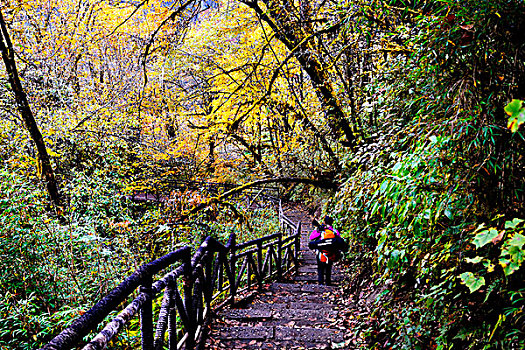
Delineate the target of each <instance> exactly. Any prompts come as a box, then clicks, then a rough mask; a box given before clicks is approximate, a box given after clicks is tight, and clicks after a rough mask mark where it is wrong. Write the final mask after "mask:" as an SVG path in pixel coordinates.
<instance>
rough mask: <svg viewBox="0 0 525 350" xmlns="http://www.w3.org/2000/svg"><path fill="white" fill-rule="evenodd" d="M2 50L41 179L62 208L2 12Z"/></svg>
mask: <svg viewBox="0 0 525 350" xmlns="http://www.w3.org/2000/svg"><path fill="white" fill-rule="evenodd" d="M0 29H1V33H0V50H1V51H2V59H3V61H4V64H5V69H6V71H7V74H8V79H9V84H10V85H11V89H12V90H13V93H14V94H15V100H16V104H17V106H18V111H19V112H20V114H21V116H22V119H23V120H24V122H25V124H26V127H27V130H28V131H29V134H30V135H31V138H32V139H33V141H34V143H35V145H36V149H37V154H38V160H37V161H38V162H39V163H40V169H41V171H42V173H41V174H39V175H41V177H42V178H43V179H44V180H45V182H46V188H47V192H48V193H49V198H50V199H51V202H52V203H53V204H54V205H56V206H60V194H59V192H58V187H57V183H56V180H55V174H54V171H53V167H52V166H51V161H50V159H49V154H48V153H47V149H46V144H45V143H44V138H43V137H42V134H41V133H40V130H39V128H38V124H37V123H36V120H35V117H34V115H33V112H32V111H31V107H30V106H29V102H28V100H27V95H26V93H25V91H24V88H23V87H22V83H21V82H20V78H19V76H18V69H17V67H16V62H15V54H14V51H13V44H12V42H11V39H10V37H9V32H8V31H7V25H6V23H5V21H4V17H3V15H2V12H1V11H0Z"/></svg>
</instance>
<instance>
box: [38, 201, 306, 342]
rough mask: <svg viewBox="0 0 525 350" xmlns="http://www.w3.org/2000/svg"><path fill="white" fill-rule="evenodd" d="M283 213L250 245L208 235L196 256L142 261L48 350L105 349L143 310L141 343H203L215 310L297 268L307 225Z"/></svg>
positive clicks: (183, 253) (184, 251)
mask: <svg viewBox="0 0 525 350" xmlns="http://www.w3.org/2000/svg"><path fill="white" fill-rule="evenodd" d="M279 219H280V223H281V229H280V230H279V232H278V233H275V234H271V235H268V236H265V237H262V238H259V239H255V240H251V241H249V242H244V243H236V239H237V237H236V235H235V234H232V235H231V236H230V237H229V240H228V243H227V244H226V245H223V244H221V243H220V242H218V241H217V240H215V239H214V238H212V237H207V238H206V239H205V240H204V242H203V243H202V244H201V246H200V247H199V248H198V249H197V251H196V252H195V254H193V256H192V255H191V248H190V247H184V248H180V249H178V250H176V251H174V252H171V253H169V254H167V255H165V256H163V257H161V258H159V259H157V260H155V261H153V262H150V263H148V264H145V265H143V266H141V267H140V268H139V269H137V271H135V272H134V273H133V274H132V275H131V276H129V277H128V278H126V279H125V280H124V281H123V282H122V283H121V284H120V285H119V286H117V287H116V288H115V289H113V290H112V291H111V292H110V293H109V294H108V295H107V296H105V297H104V298H102V299H101V300H100V301H99V302H98V303H96V304H95V305H94V306H93V307H92V308H91V309H90V310H89V311H87V312H86V313H85V314H83V315H82V316H81V317H79V318H78V319H77V320H75V321H74V322H73V323H72V324H71V326H70V327H68V328H67V329H65V330H64V331H63V332H62V333H60V334H59V335H57V336H56V337H55V338H54V339H53V340H52V341H51V342H49V343H48V344H47V345H46V346H44V347H43V349H71V348H79V347H81V346H83V349H85V350H94V349H103V348H105V347H108V346H111V340H112V339H114V338H115V336H116V335H117V334H118V333H119V332H120V331H121V330H122V329H124V326H125V325H126V324H127V323H128V322H129V321H130V320H131V319H132V318H133V317H135V316H137V315H138V317H139V320H140V333H141V346H142V349H144V350H160V349H164V348H168V349H170V350H175V349H195V348H201V347H202V346H203V343H204V341H205V338H206V332H205V330H206V327H207V325H208V322H209V320H210V317H209V316H210V315H211V312H212V310H217V309H219V308H221V307H222V306H224V305H226V304H228V303H230V304H235V303H237V302H239V301H240V300H242V299H243V298H246V297H247V296H248V295H249V294H251V293H254V292H256V291H257V289H259V288H261V287H262V286H263V283H264V282H266V281H269V280H275V279H276V280H281V279H282V278H283V277H285V276H286V275H287V274H291V273H292V272H293V271H294V269H295V268H296V267H297V260H298V253H299V241H300V235H301V223H300V222H299V223H294V222H292V220H290V219H289V218H287V217H286V216H285V215H284V214H283V211H282V209H281V208H280V209H279ZM160 273H164V275H163V277H161V278H159V279H157V280H155V278H156V275H158V274H160ZM131 298H132V300H131V301H130V299H131ZM161 298H162V299H161ZM126 302H127V304H126ZM159 302H160V303H159ZM159 304H160V307H158V305H159ZM154 306H155V307H154ZM117 309H118V310H121V311H120V312H119V313H118V315H117V316H116V317H114V318H113V319H112V320H110V321H109V322H108V321H107V319H108V316H109V315H110V314H111V313H112V312H114V310H117ZM105 320H106V321H105ZM154 320H156V322H154ZM104 322H107V323H104ZM101 326H103V329H102V330H100V331H99V332H98V334H96V335H94V336H93V337H92V338H91V340H88V341H86V340H85V338H86V337H87V338H89V337H88V336H89V335H90V334H94V333H95V332H96V331H97V329H100V327H101Z"/></svg>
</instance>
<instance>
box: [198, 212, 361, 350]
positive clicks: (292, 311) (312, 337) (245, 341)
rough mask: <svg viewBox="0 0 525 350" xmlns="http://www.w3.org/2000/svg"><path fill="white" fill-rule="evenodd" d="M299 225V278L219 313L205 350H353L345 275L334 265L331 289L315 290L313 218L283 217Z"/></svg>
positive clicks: (318, 287)
mask: <svg viewBox="0 0 525 350" xmlns="http://www.w3.org/2000/svg"><path fill="white" fill-rule="evenodd" d="M287 216H290V217H292V219H293V220H294V221H299V220H300V221H301V222H302V225H303V230H302V232H303V234H302V238H301V259H300V267H299V271H298V273H297V275H296V276H295V277H294V278H293V280H291V281H287V282H285V283H271V284H268V285H266V286H265V288H264V290H263V291H262V292H261V293H259V294H258V295H257V296H256V297H255V299H254V300H253V301H252V302H251V303H250V304H248V305H245V306H244V307H242V308H230V309H226V310H223V311H221V312H220V313H219V314H218V315H217V317H216V319H215V320H214V321H213V322H212V329H211V331H210V337H209V340H208V343H207V345H206V348H207V349H355V348H356V347H355V346H352V345H350V340H349V338H350V334H351V332H349V328H351V327H352V322H351V319H352V318H353V317H351V314H352V313H353V312H354V310H353V309H352V308H351V306H349V305H347V303H345V301H344V300H343V297H342V293H341V285H342V280H343V274H342V273H341V271H340V269H339V268H338V266H337V264H336V265H335V266H334V268H333V271H332V286H324V285H318V284H317V265H316V261H315V255H314V252H313V251H311V250H309V249H308V236H309V233H310V232H311V230H312V227H311V221H312V218H311V217H308V216H307V215H306V213H305V212H304V211H299V210H293V211H289V212H288V213H287Z"/></svg>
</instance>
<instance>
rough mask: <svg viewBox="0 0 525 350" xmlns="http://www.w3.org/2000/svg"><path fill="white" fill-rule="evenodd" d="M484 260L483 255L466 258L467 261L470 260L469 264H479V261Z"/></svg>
mask: <svg viewBox="0 0 525 350" xmlns="http://www.w3.org/2000/svg"><path fill="white" fill-rule="evenodd" d="M482 260H483V258H482V257H481V256H476V257H475V258H473V259H471V258H466V259H465V261H466V262H468V263H469V264H477V263H479V262H481V261H482Z"/></svg>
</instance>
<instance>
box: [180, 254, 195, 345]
mask: <svg viewBox="0 0 525 350" xmlns="http://www.w3.org/2000/svg"><path fill="white" fill-rule="evenodd" d="M182 264H183V271H184V272H183V276H184V277H183V283H184V287H183V289H184V308H185V309H186V315H187V316H188V324H187V325H185V328H186V333H187V338H186V347H185V348H186V349H188V350H190V349H194V348H195V329H196V328H197V326H196V324H195V323H196V315H195V310H193V273H192V269H191V257H190V256H187V257H185V259H184V262H183V263H182Z"/></svg>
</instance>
